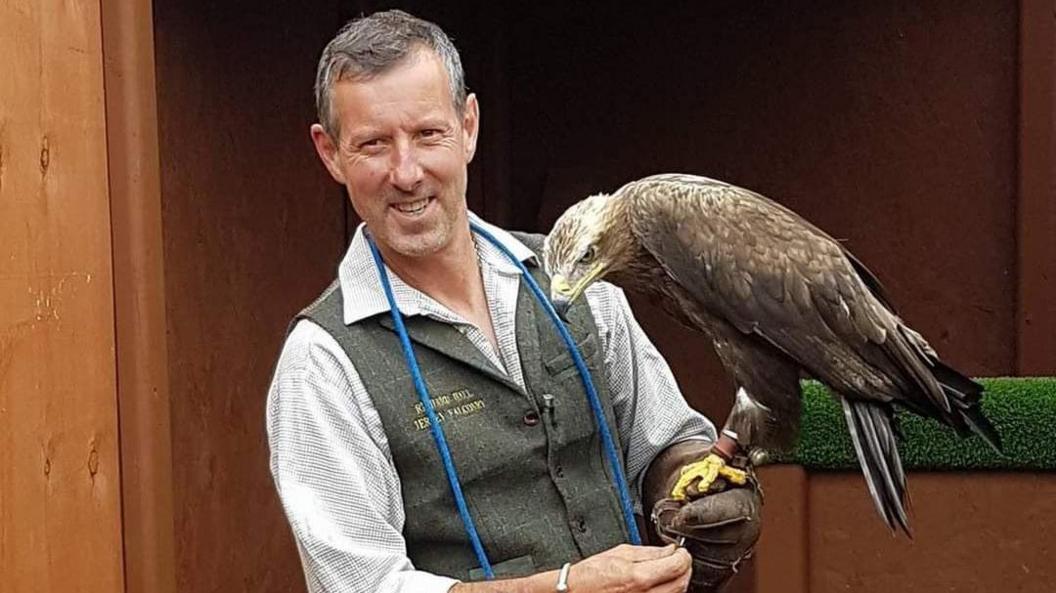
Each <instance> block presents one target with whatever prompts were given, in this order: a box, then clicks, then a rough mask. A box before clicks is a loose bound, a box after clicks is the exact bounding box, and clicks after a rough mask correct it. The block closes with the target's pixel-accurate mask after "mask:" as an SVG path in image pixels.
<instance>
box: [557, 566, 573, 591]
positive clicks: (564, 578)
mask: <svg viewBox="0 0 1056 593" xmlns="http://www.w3.org/2000/svg"><path fill="white" fill-rule="evenodd" d="M570 568H572V563H571V562H566V563H565V565H564V566H562V567H561V572H560V573H559V574H558V575H557V586H556V587H554V590H555V591H557V593H565V592H566V591H568V570H569V569H570Z"/></svg>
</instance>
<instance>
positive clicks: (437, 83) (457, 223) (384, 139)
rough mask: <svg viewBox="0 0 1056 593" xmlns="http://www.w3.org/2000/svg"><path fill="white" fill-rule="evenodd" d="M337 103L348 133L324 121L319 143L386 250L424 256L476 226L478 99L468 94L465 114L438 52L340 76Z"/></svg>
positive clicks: (315, 135)
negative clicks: (471, 185) (334, 133)
mask: <svg viewBox="0 0 1056 593" xmlns="http://www.w3.org/2000/svg"><path fill="white" fill-rule="evenodd" d="M331 105H332V109H333V113H334V118H335V120H336V122H337V123H338V125H339V126H340V132H338V134H339V136H340V137H339V138H336V139H335V138H331V137H330V136H328V135H327V134H326V132H325V131H324V130H323V128H322V127H321V126H319V125H318V124H316V125H314V126H312V140H313V141H314V142H315V146H316V150H317V151H318V152H319V156H320V157H321V158H322V159H323V163H324V164H326V167H327V169H328V170H329V171H330V174H331V175H332V176H333V177H334V179H335V180H337V182H338V183H341V184H343V185H344V186H345V187H346V188H347V189H348V195H349V197H350V198H351V200H352V207H353V208H354V209H355V211H356V214H358V215H359V217H360V218H361V219H363V221H364V222H365V223H367V227H368V228H369V229H370V231H371V233H372V235H373V237H374V238H375V240H376V241H377V242H378V243H379V244H380V246H381V247H382V249H385V248H388V249H389V250H392V251H395V252H396V253H399V254H401V255H404V256H408V257H420V256H426V255H430V254H432V253H436V252H437V251H440V250H442V249H443V248H445V247H446V246H447V245H449V244H450V242H451V240H452V238H453V237H454V236H455V234H456V233H459V232H460V231H461V229H466V232H468V223H467V221H466V166H467V165H468V164H469V162H470V161H471V160H472V159H473V153H474V151H475V149H476V143H477V121H478V108H477V101H476V97H474V96H473V95H470V96H469V97H468V98H467V100H466V108H465V114H464V115H463V116H461V117H460V116H459V115H458V113H457V112H456V110H455V107H454V104H453V102H452V99H451V92H450V90H449V87H448V79H447V72H446V71H445V70H444V67H443V65H442V63H441V62H440V59H439V58H438V57H437V56H436V54H435V53H433V52H432V51H429V50H424V49H423V50H418V51H416V52H414V53H412V54H410V55H409V56H408V57H407V58H406V59H404V61H402V62H400V63H398V64H396V65H395V66H393V67H392V68H391V69H390V70H389V71H387V72H385V73H383V74H381V75H378V76H375V77H374V78H370V79H367V80H359V81H341V82H338V83H337V84H336V85H335V86H334V91H333V97H332V100H331Z"/></svg>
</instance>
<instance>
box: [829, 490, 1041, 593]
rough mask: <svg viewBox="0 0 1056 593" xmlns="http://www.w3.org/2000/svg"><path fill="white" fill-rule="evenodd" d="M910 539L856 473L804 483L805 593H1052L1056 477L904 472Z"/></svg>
mask: <svg viewBox="0 0 1056 593" xmlns="http://www.w3.org/2000/svg"><path fill="white" fill-rule="evenodd" d="M908 480H909V490H910V495H911V505H910V507H911V508H910V521H911V522H912V526H913V528H914V538H913V539H912V540H909V539H908V538H906V537H904V536H895V535H892V534H891V532H890V531H888V529H887V527H886V526H885V525H884V523H883V521H881V520H880V518H879V516H878V515H877V514H876V511H874V510H873V503H872V501H871V500H870V499H869V495H868V493H867V491H866V488H865V483H864V482H863V480H862V477H861V475H860V474H857V473H851V472H842V473H817V474H811V476H810V503H809V506H810V531H809V538H810V560H811V564H810V569H811V573H810V592H811V593H837V592H843V591H854V592H855V593H888V592H890V591H900V592H903V593H932V592H934V591H956V592H957V593H988V592H990V591H1018V592H1021V593H1048V592H1050V591H1052V584H1053V582H1056V525H1054V524H1053V522H1052V520H1051V517H1052V516H1053V513H1056V475H1054V474H1052V473H1043V474H1032V473H1027V472H1018V473H1002V472H980V473H977V474H960V473H954V472H946V473H928V472H913V473H911V474H909V477H908Z"/></svg>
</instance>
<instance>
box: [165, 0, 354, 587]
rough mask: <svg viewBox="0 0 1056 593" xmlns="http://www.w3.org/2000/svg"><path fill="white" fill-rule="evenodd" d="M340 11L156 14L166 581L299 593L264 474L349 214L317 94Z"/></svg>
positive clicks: (242, 8) (273, 8)
mask: <svg viewBox="0 0 1056 593" xmlns="http://www.w3.org/2000/svg"><path fill="white" fill-rule="evenodd" d="M336 15H337V10H336V3H332V4H329V5H328V4H326V3H313V4H311V6H310V8H309V7H307V6H306V5H305V4H303V3H301V2H267V3H260V2H250V1H237V2H223V3H217V2H206V1H191V2H188V1H183V0H180V1H176V0H160V1H156V2H155V3H154V23H155V48H156V50H155V52H156V53H155V59H156V63H157V88H158V93H157V97H158V126H159V138H160V143H159V145H160V153H159V155H160V162H161V188H162V219H163V225H162V232H163V236H164V243H163V246H164V269H165V307H166V317H167V324H168V342H167V348H168V373H169V377H170V396H169V397H170V400H171V424H172V455H173V459H174V461H173V484H174V487H173V506H174V509H175V527H174V531H175V541H176V544H175V555H176V562H175V566H176V568H175V570H176V581H177V588H178V590H179V591H181V592H186V593H204V592H212V591H291V590H294V591H295V590H302V589H303V587H304V585H303V577H302V575H301V568H300V563H299V560H298V557H297V552H296V549H295V548H294V546H293V541H292V537H291V535H290V529H289V526H288V525H287V523H286V520H285V518H284V516H283V514H282V511H281V508H280V506H279V503H278V498H277V496H276V495H275V489H274V486H273V484H272V479H271V475H270V473H269V471H268V448H267V443H266V439H265V431H264V402H265V397H266V395H267V388H268V384H269V382H270V379H271V374H272V371H273V369H274V365H275V362H276V360H277V358H278V354H279V348H280V345H281V343H282V339H283V337H284V333H285V329H286V324H287V323H288V322H289V320H290V319H291V318H292V317H293V315H294V314H295V313H296V312H297V311H298V310H299V309H300V308H301V307H304V306H305V305H307V304H308V303H310V302H311V299H313V298H314V297H315V296H316V295H317V294H318V293H319V292H321V291H322V289H323V288H325V287H326V285H327V284H328V283H329V282H330V281H331V279H332V278H333V277H335V275H336V265H337V262H338V260H339V259H340V257H341V255H342V253H343V250H344V226H345V224H344V204H343V201H342V200H343V198H342V196H341V194H340V192H339V190H338V188H337V186H336V185H335V184H333V182H332V181H331V180H330V179H329V177H328V176H327V175H326V173H325V170H324V169H323V167H322V165H321V164H320V163H319V162H318V159H317V157H316V156H315V151H314V149H313V148H312V145H311V142H310V139H309V136H308V126H309V124H310V123H311V122H312V121H314V115H313V114H314V103H313V100H312V83H313V80H314V75H315V66H316V62H317V60H318V57H319V53H320V52H321V50H322V47H323V45H324V44H325V43H326V40H327V39H329V38H330V36H331V35H333V33H334V32H335V31H336V30H337V27H338V26H339V23H338V22H337V20H336Z"/></svg>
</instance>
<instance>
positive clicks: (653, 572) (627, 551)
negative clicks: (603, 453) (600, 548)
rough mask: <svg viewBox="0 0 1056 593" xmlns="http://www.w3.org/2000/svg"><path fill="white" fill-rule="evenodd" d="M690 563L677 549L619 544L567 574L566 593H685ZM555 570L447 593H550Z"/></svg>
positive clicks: (466, 585) (461, 585)
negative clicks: (567, 592) (567, 591)
mask: <svg viewBox="0 0 1056 593" xmlns="http://www.w3.org/2000/svg"><path fill="white" fill-rule="evenodd" d="M692 566H693V561H692V559H691V558H690V556H689V553H688V552H686V550H684V549H682V548H679V547H677V546H673V545H671V546H663V547H657V546H632V545H630V544H620V545H618V546H616V547H614V548H609V549H608V550H605V551H604V552H601V553H599V554H595V555H593V556H591V557H589V558H584V559H583V560H580V561H579V562H576V563H575V564H573V565H572V568H571V570H569V572H568V590H569V593H685V591H686V587H688V586H689V579H690V576H691V575H692V572H693V571H692V570H690V569H691V568H692ZM557 578H558V571H556V570H551V571H548V572H543V573H539V574H534V575H532V576H529V577H522V578H518V579H506V580H498V581H482V582H479V583H457V584H456V585H455V586H453V587H452V588H451V589H450V590H449V592H448V593H552V592H553V591H554V589H555V587H556V585H557Z"/></svg>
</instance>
